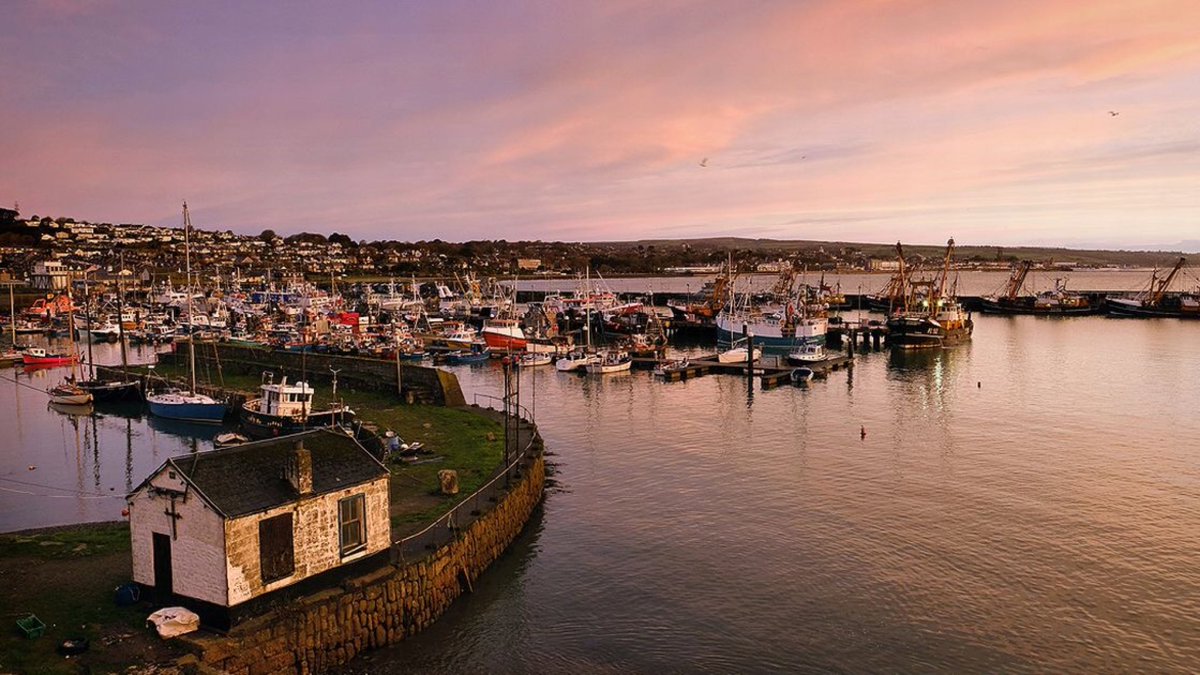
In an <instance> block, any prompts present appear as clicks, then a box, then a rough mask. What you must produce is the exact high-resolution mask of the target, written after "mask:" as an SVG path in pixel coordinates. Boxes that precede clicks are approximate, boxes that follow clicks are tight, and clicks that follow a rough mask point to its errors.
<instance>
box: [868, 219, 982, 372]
mask: <svg viewBox="0 0 1200 675" xmlns="http://www.w3.org/2000/svg"><path fill="white" fill-rule="evenodd" d="M896 248H897V250H898V251H899V252H900V258H901V260H903V252H902V249H901V247H900V244H896ZM953 255H954V240H953V239H951V240H949V241H948V242H946V258H945V261H944V263H943V265H942V270H941V272H940V273H939V274H938V277H937V278H936V279H934V280H933V281H924V282H915V281H910V282H909V284H908V288H909V290H908V292H907V293H906V295H905V296H904V297H903V299H902V300H903V301H902V303H901V305H900V307H899V308H897V309H894V310H893V311H892V313H891V314H890V315H889V316H888V321H887V328H888V344H889V345H890V346H892V347H898V348H900V349H931V348H938V347H950V346H954V345H957V344H962V343H964V342H967V341H968V340H970V339H971V333H972V332H973V330H974V328H975V322H974V321H973V320H972V319H971V315H970V314H969V313H968V312H967V311H966V310H964V309H963V306H962V305H961V304H959V302H958V298H957V293H956V292H955V290H954V288H953V287H952V288H950V289H947V287H946V286H947V281H948V277H949V275H950V260H951V257H952V256H953ZM955 285H957V283H956V284H955ZM922 289H924V290H922Z"/></svg>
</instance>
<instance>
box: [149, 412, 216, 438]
mask: <svg viewBox="0 0 1200 675" xmlns="http://www.w3.org/2000/svg"><path fill="white" fill-rule="evenodd" d="M145 421H146V424H147V425H148V426H149V427H150V428H151V429H153V430H155V431H158V432H160V433H164V434H170V435H172V436H179V437H181V438H184V439H198V440H201V441H208V442H210V443H211V442H212V441H213V439H215V438H216V437H217V435H218V434H220V433H222V432H224V431H227V430H228V429H227V428H226V427H224V426H223V425H220V424H210V423H205V422H189V421H186V420H173V419H170V418H167V417H159V416H157V415H147V416H146V417H145Z"/></svg>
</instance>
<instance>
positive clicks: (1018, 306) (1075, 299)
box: [979, 260, 1101, 316]
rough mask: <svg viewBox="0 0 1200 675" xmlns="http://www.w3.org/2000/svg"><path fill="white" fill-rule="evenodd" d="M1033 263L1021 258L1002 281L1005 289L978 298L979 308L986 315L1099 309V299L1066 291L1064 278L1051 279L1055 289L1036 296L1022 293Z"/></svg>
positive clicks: (1070, 312)
mask: <svg viewBox="0 0 1200 675" xmlns="http://www.w3.org/2000/svg"><path fill="white" fill-rule="evenodd" d="M1032 267H1033V262H1031V261H1029V260H1023V261H1021V263H1020V264H1018V265H1017V267H1015V268H1014V269H1013V272H1012V275H1011V276H1010V277H1009V279H1008V281H1007V282H1005V285H1004V290H1003V291H1001V292H1000V293H997V294H994V295H985V296H984V297H982V298H980V303H979V304H980V310H981V311H983V312H984V313H985V314H1044V315H1071V316H1075V315H1085V314H1096V313H1098V312H1099V311H1100V310H1101V304H1100V303H1099V302H1092V301H1091V299H1090V298H1088V297H1087V296H1085V295H1081V294H1079V293H1073V292H1070V291H1068V290H1067V283H1066V281H1065V280H1063V279H1055V280H1054V290H1053V291H1044V292H1042V293H1038V294H1037V295H1031V294H1025V295H1022V294H1021V288H1022V287H1023V286H1024V285H1025V279H1026V277H1027V276H1028V275H1029V270H1030V269H1032Z"/></svg>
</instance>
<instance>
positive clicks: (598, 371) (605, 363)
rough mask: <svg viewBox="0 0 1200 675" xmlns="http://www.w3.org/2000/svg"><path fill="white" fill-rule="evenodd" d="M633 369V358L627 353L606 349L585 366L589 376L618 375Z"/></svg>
mask: <svg viewBox="0 0 1200 675" xmlns="http://www.w3.org/2000/svg"><path fill="white" fill-rule="evenodd" d="M632 367H633V357H632V356H630V355H629V352H626V351H622V350H618V349H606V350H605V351H603V352H601V353H600V355H599V358H598V359H596V360H594V361H593V362H591V363H589V364H587V366H585V368H586V370H587V372H588V374H589V375H607V374H609V373H620V372H623V371H626V370H629V369H630V368H632Z"/></svg>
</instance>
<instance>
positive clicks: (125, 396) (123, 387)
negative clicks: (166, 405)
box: [75, 258, 142, 403]
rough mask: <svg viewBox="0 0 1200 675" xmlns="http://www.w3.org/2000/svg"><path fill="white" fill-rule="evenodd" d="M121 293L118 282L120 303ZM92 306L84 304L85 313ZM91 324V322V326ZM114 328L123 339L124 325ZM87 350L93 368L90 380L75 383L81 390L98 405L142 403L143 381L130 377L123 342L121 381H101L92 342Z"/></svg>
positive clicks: (114, 326)
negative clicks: (89, 394)
mask: <svg viewBox="0 0 1200 675" xmlns="http://www.w3.org/2000/svg"><path fill="white" fill-rule="evenodd" d="M123 266H124V260H123V258H122V267H123ZM120 293H121V290H120V282H119V281H118V302H120ZM84 294H85V297H87V296H86V294H87V280H86V278H85V279H84ZM90 304H91V303H90V302H84V308H85V310H84V311H87V308H88V307H89V306H90ZM89 318H90V317H89ZM90 323H91V322H90V321H89V324H90ZM110 325H112V324H110ZM112 326H113V329H114V330H116V331H117V336H116V337H117V339H118V340H119V339H120V338H121V337H122V334H123V333H124V332H125V327H124V325H123V324H116V325H112ZM87 348H88V363H89V364H90V367H91V376H90V377H89V379H86V380H80V381H78V382H76V383H75V384H76V385H78V386H79V388H80V389H83V390H85V391H88V392H90V393H91V394H92V398H93V399H95V401H96V402H97V403H118V402H122V401H140V400H141V399H142V383H141V381H140V380H137V379H134V378H131V377H130V376H129V361H128V359H127V356H126V353H125V343H124V342H123V341H122V342H121V345H120V348H121V370H122V377H121V378H120V379H118V378H115V377H110V378H108V379H104V380H101V379H99V378H98V377H97V376H96V362H95V359H94V358H92V341H90V340H89V341H88V343H87Z"/></svg>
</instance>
